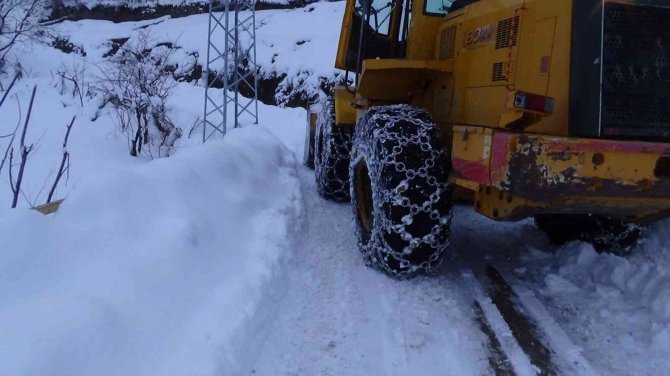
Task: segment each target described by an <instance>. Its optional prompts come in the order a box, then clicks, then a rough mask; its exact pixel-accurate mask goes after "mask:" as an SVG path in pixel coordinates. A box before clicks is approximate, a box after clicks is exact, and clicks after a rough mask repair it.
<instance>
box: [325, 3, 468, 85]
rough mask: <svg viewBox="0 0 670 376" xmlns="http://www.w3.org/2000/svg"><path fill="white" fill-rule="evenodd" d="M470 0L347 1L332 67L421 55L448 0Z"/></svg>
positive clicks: (356, 70)
mask: <svg viewBox="0 0 670 376" xmlns="http://www.w3.org/2000/svg"><path fill="white" fill-rule="evenodd" d="M474 1H477V0H456V1H453V0H347V4H346V8H345V14H344V20H343V22H342V32H341V33H340V41H339V46H338V51H337V59H336V63H335V66H336V67H337V68H339V69H343V70H346V71H350V72H354V73H359V72H360V71H361V66H362V62H363V60H366V59H398V58H425V56H429V55H430V54H431V51H428V50H429V49H431V48H432V46H433V44H434V35H435V30H436V29H437V27H438V25H439V23H440V22H441V20H442V19H443V18H444V16H445V15H446V14H447V13H448V12H449V10H450V8H451V7H452V3H454V4H455V6H459V7H462V6H464V5H458V4H459V3H461V4H462V3H468V4H469V3H472V2H474ZM466 5H467V4H466ZM433 29H435V30H433ZM429 30H430V31H429ZM431 38H432V39H431ZM424 55H425V56H424Z"/></svg>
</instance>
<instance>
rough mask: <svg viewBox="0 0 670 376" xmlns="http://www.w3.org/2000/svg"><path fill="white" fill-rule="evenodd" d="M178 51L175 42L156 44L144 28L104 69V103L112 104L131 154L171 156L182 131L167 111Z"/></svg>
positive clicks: (101, 83)
mask: <svg viewBox="0 0 670 376" xmlns="http://www.w3.org/2000/svg"><path fill="white" fill-rule="evenodd" d="M175 51H176V47H175V45H174V44H173V43H155V42H153V41H152V39H151V36H150V32H149V31H148V30H145V31H142V32H140V33H139V34H138V35H137V36H136V37H135V38H132V39H131V40H129V41H128V42H126V43H125V44H124V45H123V47H122V48H121V49H120V50H119V51H118V52H117V53H116V54H115V55H114V56H112V57H110V59H109V62H108V63H107V64H105V65H104V66H102V67H100V68H101V69H100V72H101V75H100V79H99V80H98V83H97V85H96V86H97V87H96V89H97V90H98V91H99V92H101V93H102V95H103V100H104V104H105V105H111V107H112V108H113V110H114V111H113V112H114V116H115V118H116V122H117V124H118V126H119V128H120V130H121V131H122V132H123V133H124V134H125V135H127V137H128V143H129V148H130V155H132V156H138V155H140V154H142V153H143V152H144V154H147V155H149V156H151V157H162V156H168V155H169V154H170V150H171V148H172V147H173V146H174V143H175V142H176V140H177V139H178V138H180V137H181V135H182V130H181V128H179V127H177V126H175V124H174V123H173V122H172V120H171V119H170V116H169V115H168V111H167V100H168V98H169V97H170V95H171V93H172V89H173V88H174V86H175V85H176V81H175V80H174V77H173V76H174V75H175V74H176V73H177V72H176V70H177V69H178V65H177V64H175V63H174V61H173V59H172V57H173V54H174V52H175Z"/></svg>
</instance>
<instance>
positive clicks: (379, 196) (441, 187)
mask: <svg viewBox="0 0 670 376" xmlns="http://www.w3.org/2000/svg"><path fill="white" fill-rule="evenodd" d="M450 168H451V165H450V159H449V157H448V155H447V152H446V149H445V148H444V144H443V143H442V140H441V136H440V131H439V129H438V128H437V127H436V126H435V124H433V122H432V120H431V118H430V115H429V114H428V113H427V112H425V111H423V110H420V109H417V108H415V107H413V106H409V105H393V106H387V107H373V108H371V109H370V110H369V111H368V113H367V114H366V115H365V116H363V117H362V118H361V119H360V121H359V124H358V126H357V127H356V131H355V134H354V143H353V148H352V158H351V164H350V166H349V176H350V180H351V182H352V184H351V198H352V205H353V208H354V214H355V218H356V223H357V232H358V244H359V248H360V250H361V252H362V253H363V256H364V258H365V260H366V262H367V263H368V265H370V266H373V267H375V268H378V269H380V270H382V271H384V272H386V273H388V274H390V275H392V276H395V277H400V278H404V277H411V276H414V275H417V274H423V273H428V272H431V271H432V270H434V269H435V268H436V267H437V266H438V265H439V264H440V262H441V258H442V255H443V253H444V252H445V250H446V247H447V245H448V239H449V233H450V224H451V217H452V201H451V185H450V184H449V182H448V178H449V172H450Z"/></svg>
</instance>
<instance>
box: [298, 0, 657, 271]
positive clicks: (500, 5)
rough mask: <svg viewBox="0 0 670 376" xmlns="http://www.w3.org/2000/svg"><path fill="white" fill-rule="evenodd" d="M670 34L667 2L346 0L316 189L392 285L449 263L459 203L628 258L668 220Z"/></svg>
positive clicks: (313, 147)
mask: <svg viewBox="0 0 670 376" xmlns="http://www.w3.org/2000/svg"><path fill="white" fill-rule="evenodd" d="M668 25H670V0H456V1H454V2H453V3H452V2H451V1H446V0H347V3H346V9H345V13H344V20H343V23H342V30H341V34H340V39H339V48H338V51H337V59H336V62H335V66H336V67H337V68H339V69H342V70H344V71H346V72H347V78H348V79H349V80H348V81H347V82H345V83H344V84H342V85H341V86H339V87H337V88H336V89H335V91H334V94H333V96H332V97H330V98H327V99H326V100H325V101H324V103H323V104H322V105H321V108H320V110H319V111H318V112H316V111H313V113H310V116H309V119H310V121H309V122H308V123H309V124H308V135H310V136H309V137H308V141H309V142H308V143H307V147H306V153H305V155H306V156H307V158H310V163H311V162H312V160H311V158H313V163H314V165H315V169H316V176H317V186H318V187H319V192H320V193H321V194H322V195H323V196H324V197H327V198H331V199H335V200H340V201H350V202H351V203H352V205H353V207H354V212H355V214H356V221H357V223H358V228H359V231H358V232H359V233H358V236H359V244H360V248H361V251H362V253H363V256H364V257H365V259H366V261H367V262H368V263H369V264H370V265H372V266H374V267H377V268H379V269H381V270H383V271H385V272H387V273H389V274H391V275H394V276H398V277H406V276H412V275H415V274H417V273H423V272H429V271H430V270H431V269H434V268H435V267H436V266H437V265H438V264H439V262H440V258H441V256H442V254H443V253H444V251H445V250H446V247H447V243H448V238H449V233H450V228H449V227H450V222H451V215H452V202H453V201H454V200H456V199H458V200H461V199H465V198H469V199H470V200H471V201H472V203H473V206H474V210H476V211H477V212H478V213H481V214H482V215H485V216H487V217H489V218H491V219H494V220H498V221H518V220H521V219H524V218H529V217H531V218H534V219H535V221H536V223H537V225H538V226H539V227H540V228H541V229H543V230H544V231H546V232H547V234H548V235H549V238H550V239H551V240H554V241H557V242H560V241H566V240H573V239H582V240H589V241H591V242H592V243H593V244H594V246H596V247H597V248H605V249H615V248H619V249H626V248H628V247H630V245H632V244H634V243H635V242H636V239H637V236H638V235H639V233H640V231H641V228H642V227H641V226H642V225H644V224H647V223H650V222H653V221H656V220H659V219H663V218H666V217H668V216H670V27H668Z"/></svg>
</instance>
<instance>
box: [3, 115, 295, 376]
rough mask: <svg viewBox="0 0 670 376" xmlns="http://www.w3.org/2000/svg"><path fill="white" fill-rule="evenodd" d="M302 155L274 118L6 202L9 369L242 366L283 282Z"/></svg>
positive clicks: (206, 371) (189, 370)
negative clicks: (61, 191)
mask: <svg viewBox="0 0 670 376" xmlns="http://www.w3.org/2000/svg"><path fill="white" fill-rule="evenodd" d="M299 202H300V192H299V189H298V181H297V178H296V176H295V159H294V157H293V155H292V154H291V153H289V151H288V149H286V148H285V147H284V146H283V145H282V143H281V142H280V141H279V140H278V139H277V138H276V137H274V136H273V135H271V134H270V133H269V131H268V130H266V129H265V128H264V127H262V126H255V127H248V128H245V129H241V130H235V131H232V132H231V133H230V134H229V135H228V136H227V137H226V139H225V140H223V141H222V142H212V143H210V144H208V145H206V146H203V147H199V148H193V149H191V150H188V151H183V152H181V153H179V154H178V155H176V156H174V157H172V158H169V159H161V160H156V161H153V162H151V163H148V164H145V165H142V166H138V167H128V168H118V169H114V170H110V171H104V172H100V173H98V174H96V175H95V176H89V178H88V179H86V181H84V182H82V183H81V184H80V185H79V187H78V188H77V189H76V190H75V191H74V192H72V194H70V195H69V196H68V200H67V201H66V202H65V203H64V204H63V206H62V207H61V209H60V210H59V211H58V213H57V214H56V215H54V216H50V217H45V216H42V215H41V214H38V213H36V212H32V211H27V210H22V211H18V212H17V211H10V212H8V211H6V210H3V211H2V212H0V213H1V214H0V238H1V239H3V247H2V252H0V295H1V296H2V300H3V303H2V305H0V333H2V340H0V374H2V375H47V374H48V375H168V374H173V375H187V374H199V375H215V374H228V375H233V374H242V372H243V370H244V369H247V368H248V367H250V366H251V364H252V362H253V360H254V359H255V356H257V354H258V352H257V350H256V349H257V346H258V343H257V341H258V340H259V339H260V338H262V333H263V323H265V322H267V320H268V318H269V315H270V314H271V312H272V307H273V301H274V300H275V299H277V296H281V295H282V293H283V288H282V286H283V285H284V283H283V282H282V281H283V280H284V279H285V278H286V276H285V271H286V268H285V264H286V262H287V260H288V259H289V257H290V255H291V246H292V244H291V242H290V239H291V238H292V237H291V236H290V234H291V233H292V232H293V229H294V226H296V224H297V221H298V220H299V214H300V205H299Z"/></svg>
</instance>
